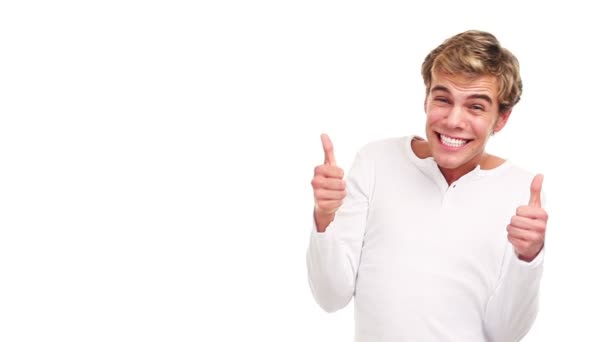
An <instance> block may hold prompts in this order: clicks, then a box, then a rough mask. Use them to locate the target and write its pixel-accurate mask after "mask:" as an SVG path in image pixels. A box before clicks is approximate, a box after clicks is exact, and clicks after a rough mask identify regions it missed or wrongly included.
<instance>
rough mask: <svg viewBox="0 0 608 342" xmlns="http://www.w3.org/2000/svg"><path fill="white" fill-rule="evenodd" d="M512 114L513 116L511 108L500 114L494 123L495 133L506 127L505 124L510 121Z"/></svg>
mask: <svg viewBox="0 0 608 342" xmlns="http://www.w3.org/2000/svg"><path fill="white" fill-rule="evenodd" d="M510 116H511V110H510V109H509V110H508V111H506V112H504V113H502V114H499V115H498V120H496V123H495V124H494V129H493V132H494V133H497V132H500V130H501V129H503V127H505V125H506V124H507V121H509V117H510Z"/></svg>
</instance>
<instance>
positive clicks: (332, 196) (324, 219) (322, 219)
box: [311, 134, 346, 232]
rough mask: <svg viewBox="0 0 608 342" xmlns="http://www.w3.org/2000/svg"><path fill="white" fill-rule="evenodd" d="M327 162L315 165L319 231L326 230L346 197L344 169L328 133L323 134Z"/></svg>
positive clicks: (314, 181)
mask: <svg viewBox="0 0 608 342" xmlns="http://www.w3.org/2000/svg"><path fill="white" fill-rule="evenodd" d="M321 143H322V144H323V151H324V152H325V162H324V163H323V164H322V165H319V166H317V167H315V175H314V178H313V179H312V182H311V184H312V188H313V192H314V197H315V221H316V223H317V231H319V232H324V231H325V228H327V226H328V225H329V223H331V221H333V219H334V216H335V213H336V211H337V210H338V209H339V208H340V206H341V205H342V201H343V200H344V198H345V197H346V183H345V182H344V180H343V178H344V171H343V170H342V169H341V168H339V167H338V166H337V165H336V158H335V156H334V147H333V144H332V143H331V140H330V139H329V136H327V134H322V135H321Z"/></svg>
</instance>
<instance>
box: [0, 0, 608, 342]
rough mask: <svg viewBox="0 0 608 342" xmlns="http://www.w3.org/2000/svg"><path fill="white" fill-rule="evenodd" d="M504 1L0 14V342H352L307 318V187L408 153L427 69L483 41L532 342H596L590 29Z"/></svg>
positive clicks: (587, 15) (597, 205)
mask: <svg viewBox="0 0 608 342" xmlns="http://www.w3.org/2000/svg"><path fill="white" fill-rule="evenodd" d="M574 4H575V5H573V3H572V2H569V3H568V4H560V3H547V4H546V5H542V6H541V5H534V4H532V3H531V2H528V3H527V4H525V5H524V4H523V3H521V4H518V3H517V2H515V1H508V2H505V1H502V2H496V3H492V2H489V1H479V2H469V1H439V2H428V4H427V3H426V2H424V3H417V4H406V2H371V1H370V2H361V1H352V2H347V1H299V2H296V1H215V2H196V1H191V2H185V1H103V2H101V1H98V2H96V3H93V2H89V1H54V2H42V1H38V2H31V1H19V2H17V1H15V2H11V1H7V2H3V3H2V5H0V87H1V88H0V340H2V341H50V340H53V341H55V340H56V341H243V340H254V341H257V340H259V341H263V340H264V341H266V340H270V341H349V340H352V336H353V312H352V305H349V306H348V307H347V308H345V309H344V310H342V311H340V312H337V313H334V314H326V313H325V312H323V311H322V310H321V309H320V308H319V307H318V306H317V305H316V303H315V302H314V300H313V298H312V296H311V295H310V292H309V289H308V284H307V279H306V267H305V252H306V246H307V243H308V236H309V232H310V229H311V226H310V224H311V221H310V220H311V212H312V204H313V202H312V192H311V188H310V180H311V178H312V172H313V168H314V166H315V165H317V164H319V163H321V162H322V161H323V154H322V149H321V143H320V140H319V134H320V133H322V132H327V133H329V134H330V136H331V137H332V139H333V141H334V144H335V151H336V156H337V160H338V163H339V165H341V166H342V167H344V168H345V169H348V168H349V166H350V163H351V161H352V158H353V156H354V153H355V152H356V151H357V149H358V148H360V147H361V146H363V145H364V144H365V143H367V142H369V141H370V140H374V139H378V138H384V137H392V136H403V135H408V134H420V135H422V134H424V131H423V126H424V112H423V98H424V85H423V82H422V78H421V76H420V64H421V63H422V60H423V59H424V57H425V56H426V54H427V53H428V52H429V51H430V50H431V49H432V48H434V47H435V46H437V45H438V44H440V43H441V42H442V41H443V40H444V39H446V38H448V37H449V36H451V35H453V34H456V33H459V32H461V31H464V30H467V29H482V30H487V31H490V32H492V33H494V34H495V35H496V36H497V37H498V38H499V39H500V40H501V42H502V43H503V45H504V46H505V47H507V48H509V49H510V50H511V51H513V52H514V53H515V54H516V56H518V58H519V60H520V63H521V71H522V76H523V79H524V94H523V97H522V100H521V102H520V104H519V105H517V106H516V107H515V110H514V112H513V115H512V116H511V120H510V122H509V124H508V125H507V127H506V128H505V129H504V130H503V131H502V132H500V133H499V134H498V135H497V136H495V137H494V138H493V140H492V142H491V143H490V145H489V151H490V152H493V153H496V154H498V155H501V156H503V157H507V158H509V159H511V160H513V161H514V162H516V163H517V164H519V165H521V166H524V167H526V168H527V169H529V170H531V171H534V172H542V173H544V174H545V186H544V190H545V192H546V195H547V198H548V200H549V204H548V207H547V210H548V211H549V215H550V221H549V227H548V235H547V254H546V264H545V276H544V278H543V283H542V299H541V311H540V313H539V316H538V319H537V322H536V324H535V325H534V327H533V329H532V331H531V332H530V334H529V335H528V337H527V338H526V339H525V341H526V342H529V341H600V340H607V339H608V332H607V330H606V328H605V324H606V306H607V305H608V295H607V294H606V288H608V281H607V279H606V271H605V269H606V266H605V263H606V261H607V260H608V248H606V242H605V240H606V238H608V233H607V232H606V228H608V227H606V223H605V220H604V217H605V203H606V202H605V200H604V198H605V193H606V190H607V185H606V183H605V182H604V179H603V177H604V175H605V171H604V169H603V166H602V165H605V163H604V160H603V159H604V158H605V155H606V151H605V148H606V146H607V145H606V142H605V140H604V138H603V135H604V134H605V131H606V124H605V122H606V116H607V114H608V112H607V110H606V105H605V104H606V95H605V94H606V91H605V90H604V88H605V82H606V78H607V76H608V73H607V71H606V67H605V63H606V62H605V60H606V49H605V42H606V39H605V37H604V33H603V32H606V31H608V25H607V24H606V22H605V17H604V15H603V14H602V13H604V12H602V11H601V10H600V9H599V6H597V5H591V4H590V3H588V2H587V1H576V2H575V3H574Z"/></svg>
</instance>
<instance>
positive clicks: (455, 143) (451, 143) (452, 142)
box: [437, 133, 471, 148]
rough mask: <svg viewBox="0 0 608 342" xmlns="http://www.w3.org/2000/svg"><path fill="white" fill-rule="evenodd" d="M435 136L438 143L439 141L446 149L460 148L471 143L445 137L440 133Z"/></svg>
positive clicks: (465, 140)
mask: <svg viewBox="0 0 608 342" xmlns="http://www.w3.org/2000/svg"><path fill="white" fill-rule="evenodd" d="M437 136H438V137H439V141H441V143H442V144H443V145H445V146H447V147H451V148H459V147H462V146H464V145H466V144H467V143H468V142H469V141H471V140H467V139H460V138H454V137H449V136H447V135H443V134H440V133H437Z"/></svg>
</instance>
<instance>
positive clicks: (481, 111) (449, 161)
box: [425, 73, 510, 178]
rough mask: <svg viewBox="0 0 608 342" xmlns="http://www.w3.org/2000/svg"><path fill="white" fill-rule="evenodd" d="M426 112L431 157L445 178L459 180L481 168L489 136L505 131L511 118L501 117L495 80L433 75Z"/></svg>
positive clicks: (493, 78)
mask: <svg viewBox="0 0 608 342" xmlns="http://www.w3.org/2000/svg"><path fill="white" fill-rule="evenodd" d="M425 111H426V114H427V120H426V135H427V139H428V141H429V146H430V149H431V154H432V156H433V158H434V159H435V162H436V163H437V165H439V167H440V168H441V169H442V171H443V172H444V174H445V173H446V172H450V173H451V174H453V175H455V176H456V178H459V177H460V176H462V175H464V174H466V173H467V172H469V171H471V170H472V169H474V168H475V167H476V166H477V165H479V163H480V162H481V160H482V157H483V155H484V150H485V146H486V143H487V142H488V139H489V137H490V135H491V134H492V132H498V131H499V130H501V129H502V128H503V127H504V125H505V124H506V122H507V119H508V118H509V114H510V112H507V113H503V114H502V115H499V113H498V81H497V79H496V77H493V76H481V77H478V78H475V79H472V80H471V79H468V78H466V77H464V76H458V75H448V74H445V73H437V74H433V79H432V82H431V88H430V91H429V94H428V96H427V98H426V100H425Z"/></svg>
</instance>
